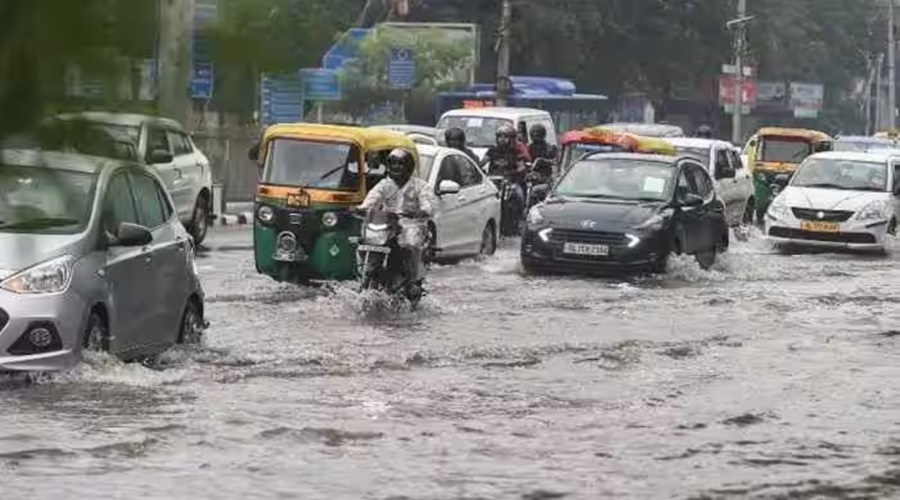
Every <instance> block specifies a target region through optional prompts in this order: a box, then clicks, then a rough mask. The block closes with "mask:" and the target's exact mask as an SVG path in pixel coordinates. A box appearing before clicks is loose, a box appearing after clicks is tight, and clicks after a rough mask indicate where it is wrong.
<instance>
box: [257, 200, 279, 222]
mask: <svg viewBox="0 0 900 500" xmlns="http://www.w3.org/2000/svg"><path fill="white" fill-rule="evenodd" d="M256 217H257V218H258V219H259V220H261V221H262V222H265V223H266V224H268V223H270V222H272V221H273V220H275V210H273V209H272V207H269V206H266V205H263V206H261V207H259V208H258V209H257V210H256Z"/></svg>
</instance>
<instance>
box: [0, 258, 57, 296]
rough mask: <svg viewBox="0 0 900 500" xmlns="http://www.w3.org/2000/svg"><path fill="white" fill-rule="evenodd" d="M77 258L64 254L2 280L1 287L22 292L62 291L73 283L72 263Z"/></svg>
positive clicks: (14, 291) (48, 292) (44, 292)
mask: <svg viewBox="0 0 900 500" xmlns="http://www.w3.org/2000/svg"><path fill="white" fill-rule="evenodd" d="M74 262H75V259H74V258H72V256H70V255H64V256H62V257H57V258H55V259H51V260H48V261H45V262H42V263H40V264H38V265H36V266H32V267H30V268H28V269H26V270H24V271H21V272H19V273H16V274H14V275H12V276H10V277H9V278H6V279H5V280H3V281H2V282H0V288H2V289H4V290H7V291H9V292H13V293H20V294H50V293H62V292H65V291H66V290H67V289H68V288H69V284H71V283H72V264H73V263H74Z"/></svg>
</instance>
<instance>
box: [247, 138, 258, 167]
mask: <svg viewBox="0 0 900 500" xmlns="http://www.w3.org/2000/svg"><path fill="white" fill-rule="evenodd" d="M259 148H260V144H259V143H258V142H257V143H256V144H254V145H252V146H250V149H249V150H248V151H247V157H248V158H250V161H255V162H258V161H259Z"/></svg>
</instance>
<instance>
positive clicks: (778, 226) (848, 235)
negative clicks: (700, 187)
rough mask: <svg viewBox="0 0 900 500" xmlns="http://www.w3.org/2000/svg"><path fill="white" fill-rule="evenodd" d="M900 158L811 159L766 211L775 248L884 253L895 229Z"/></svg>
mask: <svg viewBox="0 0 900 500" xmlns="http://www.w3.org/2000/svg"><path fill="white" fill-rule="evenodd" d="M898 213H900V154H897V153H894V154H890V153H881V154H876V153H852V152H828V153H818V154H814V155H812V156H810V157H808V158H807V159H806V160H805V161H804V162H803V163H802V164H801V165H800V168H799V169H797V172H796V173H795V174H794V176H793V177H792V178H791V180H790V183H789V184H788V185H787V186H786V187H785V188H784V189H783V190H782V191H781V192H780V193H779V194H778V196H777V197H776V198H775V199H774V200H773V201H772V204H771V205H770V206H769V210H768V212H767V213H766V236H767V238H768V239H769V240H770V241H772V242H773V243H775V244H798V245H804V246H817V247H833V248H848V249H859V250H881V251H885V250H886V248H887V245H886V242H885V239H886V237H887V236H888V235H894V234H896V231H897V214H898Z"/></svg>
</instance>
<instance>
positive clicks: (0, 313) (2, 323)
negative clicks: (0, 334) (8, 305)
mask: <svg viewBox="0 0 900 500" xmlns="http://www.w3.org/2000/svg"><path fill="white" fill-rule="evenodd" d="M7 323H9V314H7V313H6V311H4V310H3V309H0V331H3V328H5V327H6V324H7Z"/></svg>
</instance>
